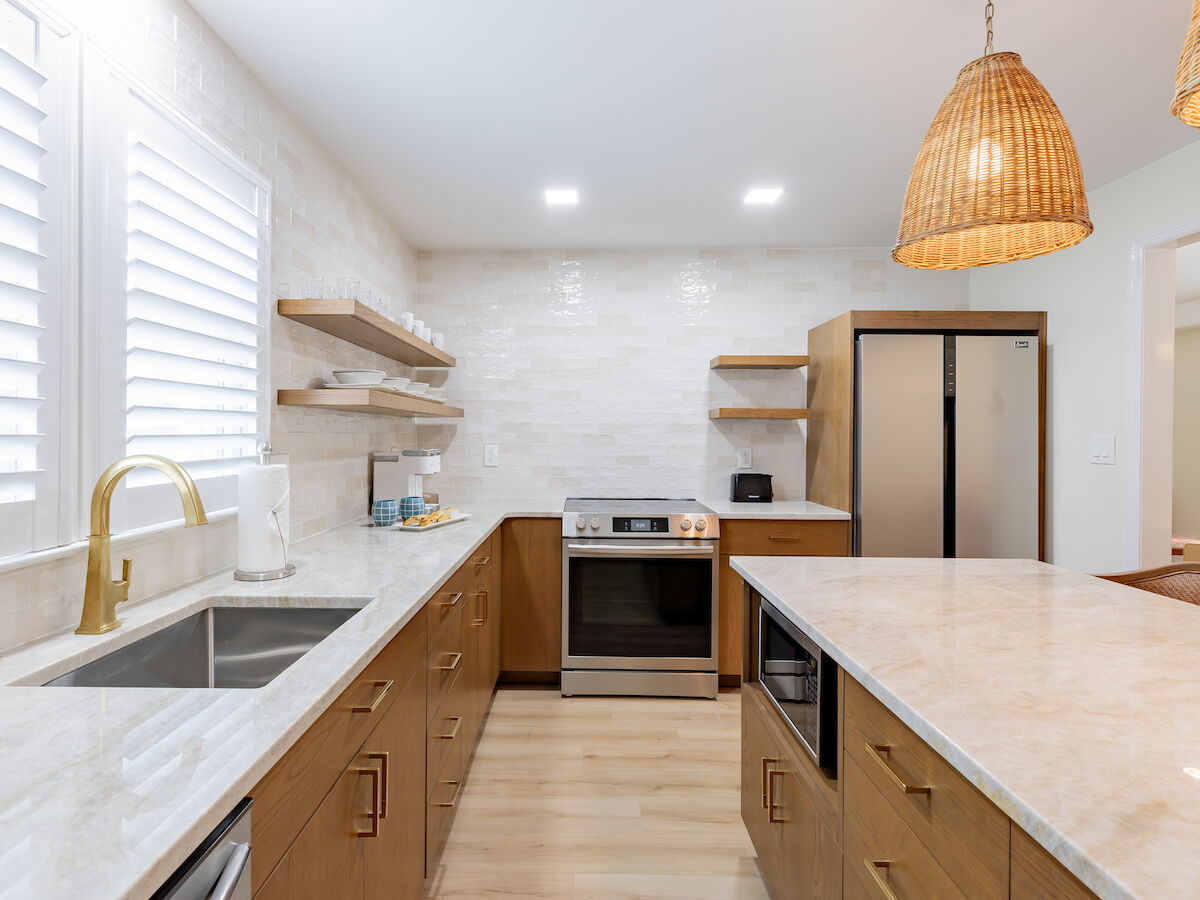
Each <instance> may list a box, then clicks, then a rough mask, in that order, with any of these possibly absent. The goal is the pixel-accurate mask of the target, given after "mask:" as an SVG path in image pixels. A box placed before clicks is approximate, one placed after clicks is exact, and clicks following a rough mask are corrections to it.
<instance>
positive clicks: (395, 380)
mask: <svg viewBox="0 0 1200 900" xmlns="http://www.w3.org/2000/svg"><path fill="white" fill-rule="evenodd" d="M410 381H412V379H411V378H402V377H400V376H398V375H391V376H389V377H387V378H385V379H383V383H384V385H385V386H386V387H390V388H393V389H395V390H397V391H402V390H404V388H405V387H406V386H407V385H408V383H409V382H410Z"/></svg>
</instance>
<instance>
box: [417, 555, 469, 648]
mask: <svg viewBox="0 0 1200 900" xmlns="http://www.w3.org/2000/svg"><path fill="white" fill-rule="evenodd" d="M472 590H474V582H473V581H472V580H471V578H470V577H469V576H468V574H467V573H466V572H465V571H464V570H463V569H459V570H458V571H457V572H455V573H454V574H453V575H451V576H450V578H449V580H447V582H446V583H445V584H444V585H442V587H441V589H440V590H439V591H438V592H437V593H436V594H434V595H433V596H432V597H431V598H430V599H429V602H428V603H427V604H426V605H425V607H426V609H428V610H429V631H430V632H431V633H432V632H436V631H437V630H438V629H439V628H441V627H442V626H443V625H445V624H446V623H447V622H449V621H450V619H451V618H453V617H454V615H455V614H456V613H458V612H459V611H461V610H462V608H463V607H464V606H466V605H467V600H468V599H469V598H470V596H471V591H472Z"/></svg>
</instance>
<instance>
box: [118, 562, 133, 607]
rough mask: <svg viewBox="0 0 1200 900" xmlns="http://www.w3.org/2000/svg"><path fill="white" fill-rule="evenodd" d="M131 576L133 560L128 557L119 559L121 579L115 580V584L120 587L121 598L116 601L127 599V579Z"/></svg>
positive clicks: (120, 601) (121, 601)
mask: <svg viewBox="0 0 1200 900" xmlns="http://www.w3.org/2000/svg"><path fill="white" fill-rule="evenodd" d="M132 576H133V560H132V559H128V558H126V559H123V560H121V580H120V581H118V582H117V585H118V586H119V587H120V588H121V594H122V596H121V599H120V600H118V601H117V602H118V603H123V602H124V601H126V600H128V599H129V579H130V578H131V577H132Z"/></svg>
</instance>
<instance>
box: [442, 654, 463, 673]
mask: <svg viewBox="0 0 1200 900" xmlns="http://www.w3.org/2000/svg"><path fill="white" fill-rule="evenodd" d="M450 658H451V659H452V660H454V662H452V663H450V665H448V666H438V667H437V668H439V669H441V670H442V671H443V672H453V671H454V670H455V669H457V668H458V664H459V663H460V662H462V654H461V653H451V654H450Z"/></svg>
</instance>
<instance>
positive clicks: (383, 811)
mask: <svg viewBox="0 0 1200 900" xmlns="http://www.w3.org/2000/svg"><path fill="white" fill-rule="evenodd" d="M367 759H377V760H379V761H380V762H381V763H382V771H383V775H382V781H383V783H382V784H381V785H380V787H379V792H380V793H381V794H382V795H383V800H382V802H381V803H380V804H379V818H381V819H386V818H387V805H388V751H386V750H383V751H380V752H378V753H368V754H367Z"/></svg>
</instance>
